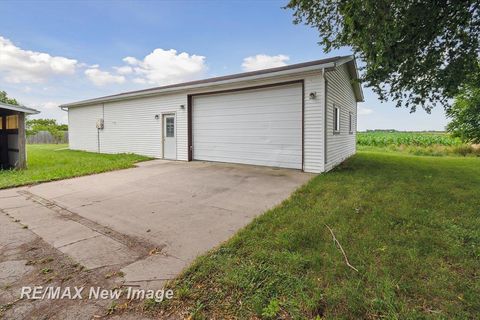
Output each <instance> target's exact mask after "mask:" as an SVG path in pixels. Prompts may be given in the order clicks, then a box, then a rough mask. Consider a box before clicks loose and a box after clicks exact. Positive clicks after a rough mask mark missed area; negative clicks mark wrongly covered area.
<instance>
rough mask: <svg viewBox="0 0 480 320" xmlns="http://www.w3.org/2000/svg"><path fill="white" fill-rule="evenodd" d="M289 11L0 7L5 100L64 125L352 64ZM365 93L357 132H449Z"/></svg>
mask: <svg viewBox="0 0 480 320" xmlns="http://www.w3.org/2000/svg"><path fill="white" fill-rule="evenodd" d="M285 4H286V1H172V2H168V1H163V2H154V1H102V2H100V1H98V2H97V1H78V2H73V1H69V2H67V1H65V2H61V1H51V2H41V1H33V2H29V1H2V2H0V12H1V16H2V19H0V90H5V91H7V92H8V93H9V95H10V96H12V97H15V98H17V99H18V100H19V101H21V102H22V103H24V104H25V105H27V106H30V107H35V108H38V109H40V110H41V111H42V114H41V115H40V116H41V117H54V118H56V119H58V120H59V121H60V122H66V119H67V118H66V114H65V113H64V112H62V111H60V110H58V108H56V106H57V105H58V104H61V103H65V102H71V101H77V100H82V99H87V98H92V97H97V96H101V95H106V94H111V93H117V92H122V91H127V90H135V89H140V88H148V87H154V86H158V85H163V84H169V83H172V82H181V81H187V80H193V79H199V78H205V77H211V76H219V75H225V74H231V73H238V72H242V71H248V70H254V69H258V68H264V67H271V66H279V65H284V64H292V63H297V62H303V61H308V60H315V59H321V58H325V57H328V56H334V55H348V54H351V51H350V50H349V49H348V48H344V49H342V50H338V51H334V52H330V53H328V54H325V53H324V52H323V51H322V48H321V47H320V46H319V45H318V43H317V42H318V34H317V32H316V30H314V29H312V28H310V27H307V26H304V25H294V24H293V23H292V12H291V11H289V10H284V9H282V6H284V5H285ZM172 49H173V50H172ZM364 93H365V102H364V103H361V104H359V119H358V125H359V129H360V130H365V129H375V128H393V129H399V130H442V129H443V128H444V126H445V124H446V123H447V120H446V119H445V116H444V113H443V110H441V109H437V110H434V111H433V112H432V114H430V115H429V114H426V113H425V112H424V111H423V110H418V111H417V112H416V113H414V114H410V113H409V111H408V110H405V109H396V108H395V107H394V103H392V102H389V103H380V102H379V101H378V99H377V97H376V95H375V94H374V93H373V92H372V91H371V90H369V89H368V88H364Z"/></svg>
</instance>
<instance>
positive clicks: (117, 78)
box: [85, 68, 125, 86]
mask: <svg viewBox="0 0 480 320" xmlns="http://www.w3.org/2000/svg"><path fill="white" fill-rule="evenodd" d="M85 75H86V76H87V77H88V79H89V80H90V81H92V82H93V84H94V85H96V86H104V85H107V84H114V83H117V84H119V83H124V82H125V77H124V76H122V75H114V74H111V73H110V72H108V71H102V70H100V69H98V68H90V69H87V70H85Z"/></svg>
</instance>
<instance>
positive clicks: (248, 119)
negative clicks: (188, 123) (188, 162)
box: [192, 84, 302, 169]
mask: <svg viewBox="0 0 480 320" xmlns="http://www.w3.org/2000/svg"><path fill="white" fill-rule="evenodd" d="M192 118H193V121H192V126H193V158H194V159H196V160H207V161H220V162H232V163H245V164H254V165H265V166H273V167H284V168H295V169H301V168H302V86H301V84H293V85H283V86H275V87H269V88H264V89H256V90H248V91H236V92H230V93H222V94H213V95H201V96H196V97H194V98H193V116H192Z"/></svg>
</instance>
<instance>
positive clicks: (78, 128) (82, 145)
mask: <svg viewBox="0 0 480 320" xmlns="http://www.w3.org/2000/svg"><path fill="white" fill-rule="evenodd" d="M101 118H102V105H94V106H86V107H81V108H70V109H68V140H69V144H70V149H73V150H85V151H92V152H98V132H97V128H96V123H97V120H98V119H101Z"/></svg>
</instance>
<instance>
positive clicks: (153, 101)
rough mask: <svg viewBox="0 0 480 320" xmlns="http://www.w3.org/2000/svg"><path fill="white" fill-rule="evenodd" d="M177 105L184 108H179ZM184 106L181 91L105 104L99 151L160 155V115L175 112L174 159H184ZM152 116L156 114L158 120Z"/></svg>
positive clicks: (185, 145)
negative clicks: (175, 150)
mask: <svg viewBox="0 0 480 320" xmlns="http://www.w3.org/2000/svg"><path fill="white" fill-rule="evenodd" d="M180 105H184V106H185V108H184V109H181V108H180ZM186 105H187V99H186V96H185V95H184V94H173V95H172V94H171V95H162V96H157V97H147V98H137V99H131V100H123V101H116V102H109V103H105V105H104V119H105V120H104V121H105V128H104V129H103V130H101V133H100V151H101V152H105V153H136V154H141V155H146V156H151V157H155V158H162V156H163V150H162V147H163V144H162V114H163V113H175V115H176V118H177V119H176V123H177V128H176V130H177V159H178V160H187V152H186V151H187V117H186V116H187V111H186ZM155 115H159V117H158V119H155Z"/></svg>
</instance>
